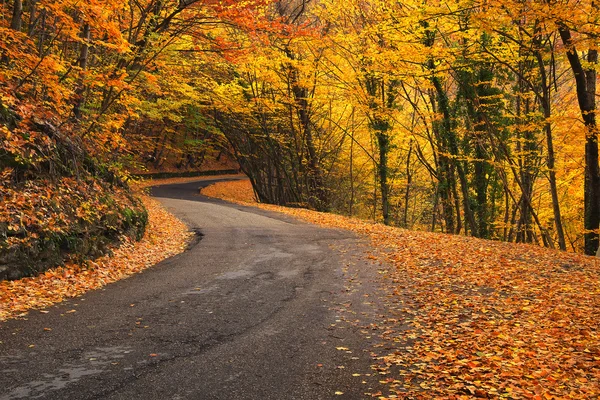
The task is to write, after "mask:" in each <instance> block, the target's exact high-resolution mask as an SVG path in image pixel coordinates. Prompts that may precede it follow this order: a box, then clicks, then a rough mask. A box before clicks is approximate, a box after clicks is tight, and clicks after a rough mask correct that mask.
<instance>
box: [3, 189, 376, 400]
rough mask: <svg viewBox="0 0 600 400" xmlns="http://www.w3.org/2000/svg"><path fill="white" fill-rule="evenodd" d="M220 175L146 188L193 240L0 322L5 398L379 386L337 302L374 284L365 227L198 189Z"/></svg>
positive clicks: (328, 393)
mask: <svg viewBox="0 0 600 400" xmlns="http://www.w3.org/2000/svg"><path fill="white" fill-rule="evenodd" d="M214 182H215V179H205V180H200V181H197V182H193V183H186V184H173V185H167V186H158V187H155V188H153V189H152V195H153V196H155V197H157V198H159V200H160V201H161V202H162V203H163V205H164V206H165V207H167V208H168V209H169V210H171V211H172V212H173V213H175V214H176V215H177V216H178V217H179V218H181V219H182V220H184V221H185V222H186V223H187V224H188V225H189V226H190V228H192V229H194V230H195V231H196V232H197V233H198V236H197V239H198V240H197V241H196V242H195V243H194V244H193V245H192V246H190V249H189V250H188V251H186V252H184V253H182V254H180V255H178V256H176V257H173V258H170V259H168V260H166V261H164V262H162V263H160V264H158V265H156V266H154V267H152V268H150V269H148V270H146V271H145V272H143V273H141V274H138V275H135V276H133V277H131V278H129V279H125V280H123V281H120V282H117V283H115V284H111V285H109V286H107V287H106V288H104V289H101V290H97V291H93V292H89V293H87V294H86V295H84V296H82V297H79V298H76V299H72V300H69V301H67V302H64V303H61V304H59V305H56V306H54V307H51V308H48V309H47V310H46V311H48V312H47V313H45V314H44V313H40V312H38V311H32V312H31V313H30V314H29V315H28V316H27V319H26V320H10V321H7V322H4V323H0V399H1V400H12V399H38V398H39V399H61V400H68V399H144V400H152V399H161V400H162V399H200V400H203V399H257V400H258V399H260V400H262V399H361V398H366V397H367V396H366V395H365V394H364V393H365V392H368V391H371V390H375V389H373V388H374V386H373V384H372V382H371V381H375V382H376V379H373V378H374V377H373V376H371V377H370V378H365V374H369V373H370V372H371V370H370V368H369V365H370V363H371V360H370V356H369V352H368V351H369V350H368V345H367V343H366V339H365V335H364V332H363V333H361V332H360V329H359V328H358V327H356V326H354V325H352V324H349V323H346V322H344V319H347V318H346V317H343V316H341V315H340V314H341V313H340V308H344V306H341V305H342V304H345V307H349V306H350V304H351V303H352V304H357V305H358V304H361V302H362V301H363V300H362V298H363V296H364V294H365V291H369V290H371V289H370V288H369V280H370V279H371V277H370V275H369V274H370V272H368V271H369V269H368V268H361V264H360V263H361V262H364V261H361V260H362V257H361V254H362V253H361V250H360V246H361V245H363V243H362V242H361V240H360V239H358V238H356V237H355V236H354V235H353V234H351V233H349V232H345V231H340V230H332V229H324V228H320V227H316V226H313V225H310V224H305V223H302V222H298V221H296V220H294V219H291V218H289V217H286V216H284V215H281V214H277V213H271V212H267V211H263V210H259V209H254V208H251V207H243V206H238V205H232V204H228V203H226V202H223V201H219V200H214V199H208V198H206V197H203V196H200V195H199V188H200V187H204V186H206V185H209V184H211V183H214ZM348 265H351V267H350V268H354V270H356V271H362V272H360V273H361V274H365V273H366V274H367V275H366V276H363V277H362V278H360V279H362V281H364V282H362V284H357V279H358V278H357V276H355V275H353V282H354V284H353V285H352V288H350V287H349V286H348V285H349V283H348V280H349V278H348V277H349V276H350V275H352V274H354V273H353V272H352V271H350V272H349V271H348V268H349V267H348ZM365 265H367V264H365ZM371 269H373V268H372V267H371ZM365 271H367V272H365ZM375 275H376V273H375ZM373 279H374V278H373ZM73 310H75V311H73ZM342 312H343V311H342ZM353 312H356V313H357V314H360V306H357V308H356V310H355V311H350V312H347V311H346V313H349V314H352V313H353ZM353 374H354V376H353ZM359 374H360V376H359ZM366 376H368V375H366ZM365 379H366V380H367V381H368V382H367V381H365ZM363 382H367V383H363Z"/></svg>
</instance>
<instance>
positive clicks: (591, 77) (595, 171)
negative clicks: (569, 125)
mask: <svg viewBox="0 0 600 400" xmlns="http://www.w3.org/2000/svg"><path fill="white" fill-rule="evenodd" d="M558 32H559V34H560V37H561V39H562V42H563V44H564V45H565V47H566V48H567V59H568V60H569V64H570V65H571V70H572V71H573V74H574V75H575V84H576V88H577V100H578V103H579V109H580V110H581V115H582V117H583V123H584V124H585V128H586V142H585V184H584V193H585V194H584V203H585V204H584V230H585V231H584V251H585V254H589V255H594V254H596V251H597V250H598V228H599V227H600V166H599V165H598V128H597V125H596V98H595V97H596V70H595V69H594V67H595V65H596V64H598V51H597V50H595V49H591V48H590V49H588V53H587V60H586V62H587V64H588V65H589V67H585V68H584V66H583V65H582V63H581V59H580V58H579V53H578V52H577V49H576V48H575V45H574V44H573V40H572V38H571V31H570V30H569V28H567V27H566V26H565V25H562V24H561V25H559V27H558Z"/></svg>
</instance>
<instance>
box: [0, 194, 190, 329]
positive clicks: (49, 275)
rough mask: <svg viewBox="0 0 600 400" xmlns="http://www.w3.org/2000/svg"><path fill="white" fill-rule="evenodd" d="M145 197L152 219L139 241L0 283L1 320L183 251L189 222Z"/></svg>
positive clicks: (78, 293) (125, 242) (59, 299)
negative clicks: (82, 261)
mask: <svg viewBox="0 0 600 400" xmlns="http://www.w3.org/2000/svg"><path fill="white" fill-rule="evenodd" d="M142 200H143V202H144V206H145V207H146V209H147V210H148V217H149V221H148V227H147V229H146V233H145V235H144V237H143V239H142V240H141V241H140V242H133V241H130V240H125V241H124V242H123V243H122V244H121V245H120V246H119V247H118V248H115V249H114V250H113V254H112V255H110V256H103V257H100V258H98V259H95V260H93V261H90V262H88V265H76V264H68V265H66V266H64V267H59V268H54V269H52V270H49V271H46V272H45V273H42V274H40V275H38V276H36V277H33V278H24V279H20V280H17V281H3V282H0V320H6V319H8V318H14V317H16V316H20V315H23V313H25V312H26V311H28V310H30V309H37V308H43V307H48V306H50V305H52V304H55V303H58V302H61V301H63V300H64V299H66V298H69V297H75V296H78V295H80V294H83V293H85V292H87V291H89V290H93V289H98V288H100V287H102V286H105V285H107V284H109V283H111V282H115V281H118V280H120V279H123V278H126V277H128V276H130V275H132V274H135V273H137V272H140V271H142V270H144V269H146V268H148V267H150V266H152V265H154V264H156V263H158V262H160V261H162V260H164V259H166V258H168V257H171V256H173V255H175V254H178V253H180V252H182V251H183V250H184V249H185V247H186V246H187V243H188V242H189V239H190V238H191V236H192V234H191V233H190V232H189V231H188V229H187V227H186V225H185V224H184V223H183V222H181V221H179V220H178V219H177V218H175V217H174V216H173V215H172V214H170V213H169V212H167V211H166V210H165V209H164V208H162V206H161V205H160V203H159V202H158V201H156V200H154V199H151V198H150V197H148V196H142ZM74 311H75V310H73V311H72V312H74Z"/></svg>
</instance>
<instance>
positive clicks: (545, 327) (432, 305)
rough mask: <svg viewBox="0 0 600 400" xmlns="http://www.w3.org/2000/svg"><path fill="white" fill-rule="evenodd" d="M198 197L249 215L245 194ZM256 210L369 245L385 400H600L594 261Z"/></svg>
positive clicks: (234, 188) (236, 189) (235, 189)
mask: <svg viewBox="0 0 600 400" xmlns="http://www.w3.org/2000/svg"><path fill="white" fill-rule="evenodd" d="M243 185H246V189H245V191H246V193H245V194H243V193H242V192H243ZM203 193H205V194H208V193H211V194H215V193H218V194H220V195H221V196H222V198H224V199H226V200H229V201H235V202H238V203H245V204H248V201H247V199H248V198H249V196H251V194H252V188H251V186H250V184H249V182H236V183H235V184H232V183H219V184H217V185H215V187H212V188H208V189H206V190H205V191H203ZM228 195H231V196H232V197H227V196H228ZM255 205H256V206H258V207H260V208H264V209H269V210H273V211H279V212H283V213H286V214H290V215H293V216H295V217H297V218H299V219H302V220H305V221H308V222H311V223H316V224H320V225H324V226H328V227H335V228H342V229H348V230H351V231H354V232H356V233H358V234H361V235H364V236H366V237H368V238H370V240H371V241H372V245H373V247H374V252H373V254H372V256H373V257H375V258H377V259H378V261H380V262H382V263H386V264H387V265H388V266H387V267H386V268H388V269H389V270H388V272H387V273H385V274H378V276H380V278H381V281H380V282H381V283H382V285H383V286H384V289H385V291H386V292H387V294H388V296H387V298H386V299H384V301H385V304H386V308H387V310H386V311H387V314H388V315H390V318H388V319H382V321H380V324H378V325H376V326H374V325H371V326H369V328H368V329H369V331H368V334H369V335H373V334H374V333H375V332H377V333H378V334H379V337H380V338H382V339H383V340H384V342H385V343H386V345H385V346H379V348H377V349H374V353H377V355H376V360H377V361H376V364H375V365H374V366H373V368H374V369H375V370H377V371H378V372H379V373H384V374H390V376H392V377H393V378H394V379H390V380H388V381H386V382H389V383H388V388H389V391H390V395H388V396H387V397H382V398H393V397H395V396H399V397H401V398H402V397H404V398H423V399H430V398H445V399H460V398H465V399H467V398H475V397H480V398H511V399H558V398H561V399H563V398H570V399H591V398H598V397H599V396H600V328H599V324H598V321H599V320H600V267H598V265H597V260H596V259H595V258H592V257H587V256H583V255H580V254H572V253H566V252H559V251H554V250H547V249H543V248H540V247H537V246H532V245H517V244H509V243H501V242H492V241H485V240H479V239H474V238H467V237H463V236H453V235H444V234H436V233H429V232H413V231H408V230H404V229H398V228H392V227H387V226H384V225H380V224H373V223H369V222H365V221H362V220H358V219H352V218H347V217H343V216H339V215H333V214H324V213H318V212H314V211H309V210H305V209H291V208H285V207H278V206H270V205H263V204H255ZM377 249H380V250H385V251H381V252H377V251H375V250H377ZM401 325H409V326H410V328H409V329H408V330H406V328H405V327H402V326H401ZM365 329H366V328H365ZM374 331H375V332H374ZM385 348H387V350H383V349H385Z"/></svg>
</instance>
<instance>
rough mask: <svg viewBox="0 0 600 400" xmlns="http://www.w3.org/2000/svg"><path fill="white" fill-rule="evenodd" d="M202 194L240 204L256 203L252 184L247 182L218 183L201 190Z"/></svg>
mask: <svg viewBox="0 0 600 400" xmlns="http://www.w3.org/2000/svg"><path fill="white" fill-rule="evenodd" d="M202 194H203V195H205V196H208V197H216V198H219V199H225V200H229V201H232V200H235V201H236V202H240V203H256V199H255V197H254V191H253V190H252V184H250V181H248V180H242V181H230V182H219V183H217V184H214V185H210V186H208V187H206V188H204V189H202Z"/></svg>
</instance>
